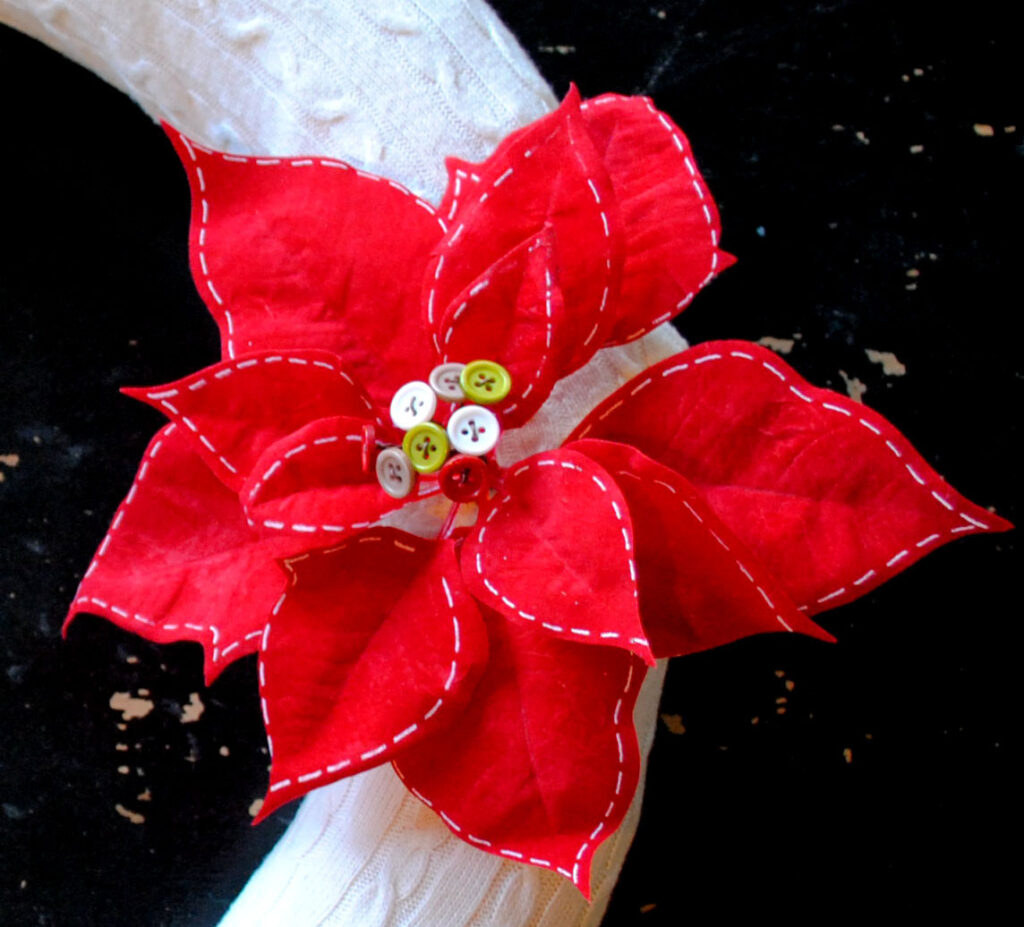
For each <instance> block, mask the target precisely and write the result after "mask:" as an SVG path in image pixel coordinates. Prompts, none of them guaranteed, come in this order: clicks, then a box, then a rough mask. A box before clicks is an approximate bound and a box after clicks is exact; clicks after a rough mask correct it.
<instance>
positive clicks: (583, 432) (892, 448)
mask: <svg viewBox="0 0 1024 927" xmlns="http://www.w3.org/2000/svg"><path fill="white" fill-rule="evenodd" d="M697 350H699V349H698V348H694V349H691V351H697ZM728 356H729V357H731V358H735V359H737V360H744V361H752V362H754V363H755V364H756V363H757V358H755V357H753V356H752V355H750V354H748V353H746V352H744V351H735V350H733V351H729V355H728ZM724 359H726V358H725V355H722V354H706V355H704V356H702V357H699V358H697V359H695V360H694V361H693V364H694V365H697V364H702V363H706V362H714V361H717V360H724ZM759 366H760V367H762V368H764V369H765V370H767V371H769V372H770V373H771V374H772V375H773V376H775V377H777V378H778V379H779V380H781V381H782V382H783V383H785V384H786V386H787V387H788V388H789V389H790V390H791V391H792V392H793V393H795V394H796V395H797V396H798V397H799V398H800V399H802V400H803V401H804V402H808V403H812V404H817V405H820V406H821V407H822V408H823V409H826V410H827V411H829V412H832V413H838V414H841V415H842V416H843V417H844V418H850V419H856V421H857V423H858V424H859V425H861V426H862V427H864V428H865V429H866V430H867V431H869V432H871V434H872V435H874V436H875V437H876V438H880V439H881V440H882V442H883V443H884V446H885V447H886V448H888V450H889V452H890V453H891V454H892V455H893V456H894V457H895V458H897V459H898V460H903V456H904V452H903V451H901V450H900V448H899V447H898V446H897V445H896V444H895V443H893V441H892V440H891V439H889V438H885V437H884V436H883V433H882V429H880V428H878V427H877V426H876V425H874V424H872V423H871V422H869V421H868V420H867V419H866V418H862V417H857V416H855V415H854V414H853V413H852V412H851V411H849V410H847V409H844V408H842V407H841V406H838V405H836V404H835V403H834V402H827V401H825V400H824V399H820V398H814V397H812V396H810V395H807V394H806V393H803V392H801V391H800V390H799V389H797V387H796V386H794V385H793V384H790V383H789V380H788V377H787V376H786V375H785V374H784V373H783V372H782V371H781V370H779V369H778V367H776V366H774V365H773V364H771V363H769V362H768V361H766V360H762V361H761V362H760V364H759ZM689 369H691V364H690V363H689V362H687V363H683V364H676V365H675V366H672V367H667V368H665V369H664V370H662V371H661V378H662V379H665V378H667V377H670V376H674V375H675V374H677V373H682V372H683V371H685V370H689ZM649 379H650V378H649ZM647 382H648V381H645V382H644V383H642V384H641V385H640V386H639V387H637V388H636V389H635V390H634V392H639V390H640V389H641V388H642V387H644V386H646V385H647ZM811 389H814V387H811ZM606 402H607V400H606ZM623 402H624V400H622V399H620V400H618V401H617V402H615V403H614V404H612V405H611V406H609V407H608V408H607V409H605V408H602V406H600V405H599V406H597V408H595V409H594V410H593V411H592V412H591V413H590V415H588V416H587V419H586V420H585V421H584V422H583V423H581V425H580V427H579V431H578V433H576V434H573V435H570V438H569V440H579V439H581V438H584V437H586V436H587V435H588V434H589V433H590V432H591V431H592V430H593V428H594V426H595V425H596V423H597V422H601V421H604V420H605V419H606V418H608V416H610V415H611V414H612V413H613V412H615V410H616V409H618V408H619V407H620V406H621V405H622V404H623ZM904 467H905V469H906V471H907V473H908V474H909V476H911V477H912V478H913V479H914V481H915V482H916V483H917V484H919V485H921V486H923V487H924V488H925V490H927V491H928V493H929V495H930V496H931V497H932V498H933V499H934V500H935V501H936V502H937V503H938V504H939V505H941V506H942V507H943V508H944V509H946V510H947V511H950V512H956V513H957V515H959V517H960V518H961V519H963V520H964V521H965V522H967V524H966V525H962V526H959V527H956V528H950V529H949V533H950V534H951V535H957V534H961V533H963V532H965V531H973V530H988V529H989V526H988V525H987V524H985V523H984V522H981V521H978V520H977V519H976V518H972V517H971V516H970V515H968V514H967V513H966V512H962V511H957V509H956V506H955V505H953V503H952V502H950V501H949V500H948V499H946V498H945V497H944V496H942V495H940V494H939V492H937V491H936V490H934V489H929V488H928V483H927V481H926V480H925V479H923V478H922V477H921V475H920V474H919V473H918V472H917V471H916V470H915V469H914V468H913V467H912V466H911V465H910V464H908V463H906V462H904ZM687 508H689V506H687ZM691 512H692V509H691ZM694 514H696V513H694ZM940 537H941V535H936V534H929V535H928V536H927V537H925V538H923V539H922V540H920V541H917V542H916V543H915V544H914V546H915V547H917V548H922V547H925V546H927V545H929V544H932V543H935V541H937V540H938V539H939V538H940ZM909 554H910V550H909V548H906V549H904V550H901V551H900V552H899V553H897V554H896V555H895V556H893V557H891V558H890V559H889V560H888V561H887V562H886V564H885V566H886V567H887V568H889V569H891V568H892V567H894V566H895V565H896V564H897V563H899V562H900V561H901V560H903V559H904V558H906V557H907V556H909ZM877 575H878V573H877V571H876V570H874V569H872V570H868V571H867V572H866V573H864V574H863V575H862V576H861V577H860V578H859V579H856V580H853V582H852V584H851V585H853V586H861V585H863V584H864V583H866V582H868V581H869V580H870V579H873V578H875V577H876V576H877ZM847 591H848V587H847V586H846V585H843V586H840V587H838V588H837V589H834V590H832V591H831V592H828V593H826V594H825V595H823V596H820V597H819V598H818V599H817V600H816V604H822V603H824V602H828V601H830V600H832V599H835V598H838V597H839V596H841V595H843V594H844V593H846V592H847ZM798 608H799V610H800V611H806V610H807V609H808V605H806V604H805V605H800V606H798ZM780 620H781V619H780Z"/></svg>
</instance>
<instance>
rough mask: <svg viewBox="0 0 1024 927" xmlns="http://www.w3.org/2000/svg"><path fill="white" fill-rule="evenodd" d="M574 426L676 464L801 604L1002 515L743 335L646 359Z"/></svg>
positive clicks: (854, 585) (864, 581)
mask: <svg viewBox="0 0 1024 927" xmlns="http://www.w3.org/2000/svg"><path fill="white" fill-rule="evenodd" d="M572 437H574V438H582V437H594V438H605V439H607V440H611V441H618V442H621V443H624V444H632V445H633V446H635V447H637V448H638V449H639V450H641V451H643V452H644V453H645V454H647V455H648V456H650V457H653V458H654V459H655V460H657V461H659V462H661V463H663V464H665V465H666V466H669V467H671V468H672V469H674V470H677V471H678V472H679V473H681V474H683V475H684V476H685V477H686V478H687V479H688V480H690V481H691V482H692V483H693V484H694V485H695V486H696V487H697V488H698V489H699V490H700V491H701V492H702V493H703V494H704V496H705V498H706V499H707V501H708V504H709V505H710V506H711V508H712V509H714V511H715V513H716V514H717V515H718V516H719V517H720V518H721V519H722V521H724V522H725V524H727V525H728V526H729V527H730V528H731V529H732V530H733V531H734V532H735V533H736V534H737V536H738V537H739V538H740V539H741V540H743V542H744V543H745V544H746V545H747V546H748V547H749V548H750V549H751V550H752V551H753V553H754V555H755V556H756V557H757V558H758V559H759V560H760V561H761V562H762V563H763V564H764V565H765V567H766V568H767V569H768V570H769V571H770V572H771V573H772V575H774V576H775V577H776V578H777V579H778V580H779V582H780V583H781V584H782V585H783V586H784V588H785V589H786V590H787V591H788V592H789V594H790V596H791V597H792V598H793V600H794V601H795V602H796V603H797V605H798V606H800V607H801V608H804V609H806V610H807V611H808V612H809V613H811V614H814V613H816V612H819V611H822V610H823V609H825V608H832V607H834V606H836V605H841V604H843V603H844V602H847V601H850V600H851V599H854V598H856V597H858V596H860V595H862V594H863V593H865V592H867V591H868V590H870V589H873V588H874V587H875V586H877V585H879V584H880V583H881V582H883V581H884V580H886V579H888V578H889V577H890V576H892V575H893V574H894V573H896V572H898V571H900V570H902V569H904V568H905V567H907V566H909V565H910V564H911V563H913V562H915V561H916V560H918V559H919V558H920V557H922V556H924V554H926V553H928V551H930V550H934V549H935V548H936V547H938V546H940V545H941V544H944V543H946V542H947V541H950V540H953V539H954V538H956V537H959V536H960V535H962V534H973V533H979V532H985V531H1005V530H1006V529H1007V528H1009V527H1010V525H1009V523H1008V522H1006V521H1004V520H1003V519H1001V518H999V517H998V516H996V515H993V514H992V513H991V512H988V511H986V510H985V509H982V508H980V507H979V506H976V505H974V504H973V503H971V502H969V501H968V500H967V499H965V498H963V497H962V496H961V495H959V494H958V493H957V492H956V490H954V489H953V488H952V487H951V486H949V484H947V483H946V482H945V481H944V480H943V479H942V478H941V477H940V476H939V475H938V474H936V473H935V471H934V470H932V468H931V467H929V466H928V464H927V463H926V462H925V461H924V459H923V458H922V457H921V455H920V454H918V453H917V452H916V451H915V450H914V449H913V447H911V445H910V444H909V443H908V442H907V440H906V438H904V437H903V436H902V435H901V434H900V433H899V432H898V431H897V430H896V429H895V428H893V426H892V425H891V424H889V422H887V421H886V420H885V419H884V418H882V417H881V416H880V415H878V414H877V413H875V412H872V411H871V410H870V409H868V408H866V407H865V406H863V405H861V404H859V403H856V402H853V401H851V400H849V399H847V398H846V397H845V396H840V395H838V394H837V393H833V392H831V391H829V390H823V389H817V388H816V387H813V386H811V385H810V384H808V383H807V382H806V381H805V380H803V379H802V378H801V377H800V376H799V375H798V374H797V373H796V372H795V371H794V370H792V368H790V367H789V366H787V365H786V364H785V363H784V362H783V361H781V360H780V359H779V358H778V357H777V356H776V355H774V354H772V353H771V352H770V351H766V350H764V349H763V348H760V347H758V346H757V345H754V344H749V343H747V342H743V341H723V342H712V343H709V344H704V345H701V346H700V347H697V348H694V349H692V350H690V351H686V352H684V353H682V354H679V355H676V356H675V357H671V358H668V359H667V360H665V361H663V362H662V363H660V364H658V365H656V366H655V367H652V368H650V369H649V370H647V371H646V372H645V373H643V374H641V375H640V376H639V377H637V378H636V379H635V380H633V381H632V382H630V383H627V384H626V385H625V386H623V387H622V388H621V389H620V390H619V391H617V392H616V393H614V394H613V395H612V396H610V397H609V398H608V399H607V400H606V401H605V402H604V403H602V404H601V405H600V406H599V407H598V408H597V409H595V410H594V411H593V412H592V413H591V414H590V415H589V416H588V417H587V419H585V420H584V421H583V422H582V423H581V424H580V426H579V427H578V428H577V429H576V432H574V434H573V436H572Z"/></svg>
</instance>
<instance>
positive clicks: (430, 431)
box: [402, 422, 448, 473]
mask: <svg viewBox="0 0 1024 927" xmlns="http://www.w3.org/2000/svg"><path fill="white" fill-rule="evenodd" d="M402 450H403V451H405V453H406V455H407V456H408V458H409V460H410V461H412V465H413V467H415V468H416V469H417V470H418V471H419V472H420V473H433V472H434V471H435V470H440V469H441V467H442V466H443V465H444V462H445V460H447V459H448V435H447V434H445V430H444V429H443V428H442V427H441V426H440V425H435V424H434V423H433V422H423V423H422V424H419V425H414V426H413V427H412V428H410V429H409V430H408V431H407V432H406V433H405V438H404V439H403V440H402Z"/></svg>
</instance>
